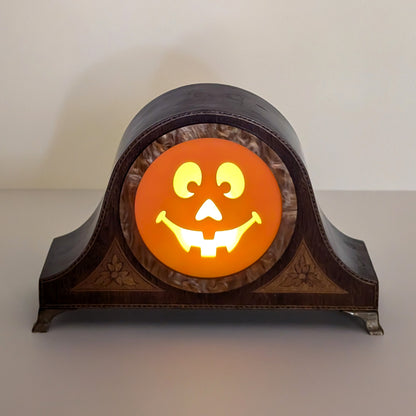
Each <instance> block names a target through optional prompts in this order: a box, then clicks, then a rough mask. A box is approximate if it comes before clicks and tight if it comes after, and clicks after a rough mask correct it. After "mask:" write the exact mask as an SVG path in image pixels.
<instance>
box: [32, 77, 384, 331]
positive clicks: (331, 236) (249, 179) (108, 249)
mask: <svg viewBox="0 0 416 416" xmlns="http://www.w3.org/2000/svg"><path fill="white" fill-rule="evenodd" d="M91 157H99V154H97V155H91ZM204 227H206V228H204ZM223 240H224V241H223ZM378 288H379V286H378V280H377V276H376V273H375V271H374V269H373V266H372V264H371V261H370V258H369V255H368V253H367V250H366V247H365V245H364V242H362V241H359V240H355V239H352V238H350V237H348V236H346V235H345V234H343V233H341V232H340V231H339V230H338V229H336V228H335V227H334V226H333V225H332V224H331V223H330V222H329V221H328V219H327V218H326V217H325V215H324V214H323V213H322V211H321V210H320V209H319V207H318V205H317V203H316V200H315V197H314V192H313V189H312V186H311V182H310V180H309V177H308V173H307V170H306V168H305V164H304V160H303V156H302V151H301V147H300V144H299V141H298V138H297V136H296V133H295V132H294V130H293V129H292V127H291V126H290V124H289V123H288V121H287V120H286V119H285V118H284V117H283V116H282V115H281V114H280V113H279V112H278V111H277V110H276V109H275V108H274V107H273V106H271V105H270V104H269V103H268V102H266V101H265V100H263V99H262V98H260V97H258V96H256V95H254V94H252V93H249V92H247V91H244V90H242V89H239V88H235V87H230V86H226V85H219V84H196V85H190V86H185V87H181V88H178V89H175V90H173V91H170V92H167V93H165V94H163V95H162V96H160V97H158V98H156V99H155V100H153V101H152V102H150V103H149V104H148V105H147V106H145V107H144V108H143V109H142V110H141V111H140V112H139V113H138V114H137V115H136V116H135V118H134V119H133V120H132V122H131V123H130V125H129V126H128V127H127V130H126V131H125V133H124V135H123V138H122V140H121V144H120V146H119V150H118V153H117V157H116V161H115V164H114V168H113V172H112V175H111V178H110V181H109V184H108V187H107V190H106V192H105V195H104V197H103V199H102V201H101V202H100V204H99V206H98V208H97V209H96V211H95V212H94V213H93V214H92V216H91V217H90V218H89V219H88V220H87V221H86V223H85V224H83V225H82V226H81V227H80V228H78V229H77V230H75V231H73V232H72V233H70V234H67V235H64V236H61V237H58V238H56V239H54V240H53V242H52V245H51V248H50V250H49V253H48V256H47V259H46V261H45V264H44V267H43V270H42V273H41V276H40V280H39V300H40V308H39V315H38V320H37V322H36V323H35V325H34V327H33V331H34V332H46V331H47V330H48V329H49V325H50V322H51V320H52V319H53V317H54V316H56V315H57V314H58V313H60V312H63V311H66V310H71V309H78V308H107V307H129V308H130V307H179V308H303V309H330V310H339V311H343V312H347V313H349V314H351V315H355V316H358V317H359V318H361V319H362V320H363V321H364V322H365V324H366V328H367V330H368V332H369V333H370V334H381V333H382V329H381V327H380V325H379V321H378V292H379V290H378Z"/></svg>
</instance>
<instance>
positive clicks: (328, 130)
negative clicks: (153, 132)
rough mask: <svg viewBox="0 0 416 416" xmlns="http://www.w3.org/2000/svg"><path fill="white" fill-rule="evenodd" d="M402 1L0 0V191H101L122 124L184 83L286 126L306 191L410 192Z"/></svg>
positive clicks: (405, 9) (409, 68)
mask: <svg viewBox="0 0 416 416" xmlns="http://www.w3.org/2000/svg"><path fill="white" fill-rule="evenodd" d="M415 19H416V2H415V1H413V0H408V1H405V0H396V1H394V0H348V1H344V0H314V1H311V0H287V1H279V0H270V1H268V0H257V1H245V0H222V1H218V0H210V1H206V0H203V1H189V0H177V1H169V0H152V1H144V0H125V1H116V0H113V1H111V0H83V1H70V0H66V1H65V0H55V1H53V0H37V1H33V0H20V1H16V2H13V1H6V0H1V1H0V52H1V66H0V87H1V88H0V127H1V130H0V135H1V136H0V137H1V138H0V146H1V147H0V188H104V187H105V186H106V183H107V180H108V177H109V175H110V170H111V165H112V161H113V158H114V156H115V151H116V148H117V146H118V143H119V141H120V138H121V136H122V134H123V132H124V129H125V128H126V127H127V124H128V123H129V121H130V119H131V118H132V117H133V116H134V115H135V114H136V113H137V111H138V110H139V109H140V108H141V107H142V106H143V105H144V104H146V103H147V102H148V101H149V100H151V99H152V98H154V97H156V96H158V95H159V94H161V93H162V92H164V91H166V90H169V89H172V88H175V87H177V86H180V85H185V84H189V83H195V82H219V83H225V84H231V85H235V86H239V87H242V88H245V89H248V90H250V91H252V92H254V93H256V94H258V95H260V96H262V97H263V98H265V99H266V100H268V101H270V102H271V103H272V104H273V105H275V106H276V107H277V108H278V109H279V110H280V111H281V112H282V113H283V114H284V115H285V116H286V118H287V119H288V120H289V121H290V123H291V124H292V125H293V126H294V128H295V130H296V131H297V133H298V135H299V137H300V139H301V142H302V144H303V150H304V153H305V156H306V159H307V161H308V167H309V169H310V174H311V177H312V180H313V183H314V185H315V187H316V188H317V189H400V190H407V189H409V190H410V189H412V190H415V189H416V175H415V172H416V169H415V167H414V165H415V162H416V144H415V142H416V127H415V115H414V112H415V109H416V94H415V92H416V79H415V78H416V29H415V27H416V24H415Z"/></svg>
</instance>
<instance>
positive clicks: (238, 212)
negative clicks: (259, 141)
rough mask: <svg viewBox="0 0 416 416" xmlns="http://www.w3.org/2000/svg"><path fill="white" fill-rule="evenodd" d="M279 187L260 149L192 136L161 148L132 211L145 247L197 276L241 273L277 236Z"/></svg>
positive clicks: (145, 174) (170, 263)
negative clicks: (170, 146) (163, 148)
mask: <svg viewBox="0 0 416 416" xmlns="http://www.w3.org/2000/svg"><path fill="white" fill-rule="evenodd" d="M281 215H282V201H281V195H280V190H279V186H278V184H277V182H276V179H275V177H274V176H273V174H272V172H271V171H270V170H269V168H268V166H267V165H266V164H265V163H264V162H263V160H262V159H260V158H259V157H258V156H257V155H256V154H254V153H253V152H251V151H250V150H248V149H247V148H245V147H244V146H241V145H239V144H237V143H234V142H231V141H228V140H223V139H195V140H190V141H187V142H183V143H181V144H178V145H176V146H174V147H172V148H170V149H169V150H167V151H166V152H164V153H163V154H161V155H160V156H159V157H158V158H157V159H156V160H155V161H154V162H153V163H152V164H151V165H150V166H149V168H148V169H147V170H146V172H145V173H144V175H143V177H142V179H141V181H140V184H139V186H138V189H137V193H136V200H135V217H136V223H137V226H138V230H139V233H140V235H141V237H142V239H143V241H144V243H145V244H146V246H147V248H148V249H149V250H150V251H151V252H152V253H153V255H154V256H155V257H156V258H157V259H158V260H159V261H161V262H162V263H164V264H165V265H166V266H168V267H170V268H171V269H173V270H176V271H178V272H180V273H183V274H186V275H190V276H196V277H206V278H207V277H220V276H226V275H229V274H233V273H236V272H239V271H241V270H243V269H245V268H247V267H248V266H250V265H251V264H253V263H254V262H255V261H256V260H258V259H259V258H260V257H261V256H262V255H263V254H264V253H265V251H266V250H267V248H268V247H269V246H270V244H271V243H272V241H273V239H274V238H275V236H276V233H277V231H278V228H279V225H280V220H281Z"/></svg>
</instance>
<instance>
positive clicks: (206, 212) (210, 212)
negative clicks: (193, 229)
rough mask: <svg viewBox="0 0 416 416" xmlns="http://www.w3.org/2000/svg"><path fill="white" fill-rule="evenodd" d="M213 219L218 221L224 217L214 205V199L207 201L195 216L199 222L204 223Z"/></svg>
mask: <svg viewBox="0 0 416 416" xmlns="http://www.w3.org/2000/svg"><path fill="white" fill-rule="evenodd" d="M207 217H211V218H213V219H214V220H216V221H221V220H222V215H221V212H220V210H219V209H218V208H217V206H216V205H215V204H214V201H213V200H212V199H207V200H206V201H205V202H204V203H203V204H202V205H201V208H199V210H198V212H197V213H196V215H195V219H196V220H197V221H202V220H203V219H205V218H207Z"/></svg>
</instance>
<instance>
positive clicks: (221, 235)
mask: <svg viewBox="0 0 416 416" xmlns="http://www.w3.org/2000/svg"><path fill="white" fill-rule="evenodd" d="M161 222H163V224H165V225H166V227H168V228H169V230H171V231H172V233H173V234H174V235H175V237H176V239H177V240H178V242H179V244H180V245H181V247H182V248H183V249H184V250H185V251H186V252H187V253H189V250H190V249H191V247H199V248H200V249H201V257H216V255H217V248H218V247H225V248H226V249H227V251H228V252H229V253H231V252H232V251H233V250H234V249H235V247H236V246H237V244H238V242H239V241H240V239H241V237H242V236H243V235H244V233H245V232H246V231H247V230H248V229H249V228H250V227H251V226H252V225H253V224H261V218H260V215H259V214H257V212H256V211H253V212H252V213H251V218H250V219H249V220H248V221H246V222H245V223H244V224H242V225H240V226H239V227H236V228H232V229H231V230H224V231H216V232H215V234H214V238H213V239H205V238H204V234H203V232H202V231H194V230H187V229H186V228H182V227H179V225H176V224H175V223H173V222H172V221H171V220H170V219H169V218H167V217H166V211H160V212H159V214H158V216H157V218H156V224H159V223H161Z"/></svg>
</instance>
